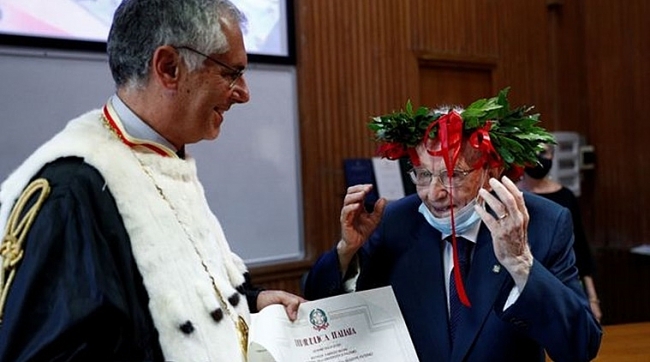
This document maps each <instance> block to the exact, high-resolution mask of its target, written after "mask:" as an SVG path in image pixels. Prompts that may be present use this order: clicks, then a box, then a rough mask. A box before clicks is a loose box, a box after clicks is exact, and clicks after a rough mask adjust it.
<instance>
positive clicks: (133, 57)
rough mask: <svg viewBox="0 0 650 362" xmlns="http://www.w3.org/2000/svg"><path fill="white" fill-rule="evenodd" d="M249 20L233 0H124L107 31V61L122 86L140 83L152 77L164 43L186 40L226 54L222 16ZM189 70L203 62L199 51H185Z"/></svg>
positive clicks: (207, 50) (241, 22)
mask: <svg viewBox="0 0 650 362" xmlns="http://www.w3.org/2000/svg"><path fill="white" fill-rule="evenodd" d="M222 20H229V21H236V22H237V23H238V24H239V26H240V27H243V26H245V23H246V18H245V16H244V14H243V13H242V12H241V11H240V10H239V9H237V7H236V6H235V5H234V4H232V3H231V2H230V1H228V0H124V1H123V2H122V3H121V4H120V5H119V7H118V8H117V10H116V11H115V14H114V16H113V24H112V25H111V30H110V32H109V34H108V42H107V46H106V49H107V53H108V64H109V66H110V69H111V73H112V75H113V79H114V80H115V85H116V86H117V87H118V88H119V87H123V86H134V87H140V86H143V85H144V84H145V82H146V81H147V80H148V74H149V67H150V65H151V58H152V56H153V53H154V51H155V50H156V48H158V47H159V46H163V45H171V46H177V47H178V46H187V47H191V48H194V49H196V50H198V51H200V52H203V53H205V54H213V53H217V54H223V53H226V52H227V51H228V50H229V49H228V41H227V39H226V36H225V34H224V32H223V29H222V28H221V21H222ZM183 59H184V61H185V63H186V64H187V66H188V67H189V69H190V70H195V69H197V68H198V67H199V66H200V65H201V64H202V60H203V59H202V57H201V56H200V55H198V54H194V53H189V52H185V53H184V56H183Z"/></svg>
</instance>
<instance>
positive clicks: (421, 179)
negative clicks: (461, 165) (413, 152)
mask: <svg viewBox="0 0 650 362" xmlns="http://www.w3.org/2000/svg"><path fill="white" fill-rule="evenodd" d="M474 171H476V170H475V169H474V170H454V171H453V173H452V174H451V178H450V177H449V176H450V175H449V173H448V172H447V170H442V171H440V172H438V173H435V174H434V173H432V172H431V171H429V170H427V169H426V168H421V167H416V168H412V169H411V170H409V172H408V174H409V176H411V181H413V183H414V184H415V185H417V186H429V185H430V184H431V181H432V180H433V179H434V178H435V179H436V180H437V181H438V182H440V184H441V185H442V186H443V187H445V188H449V187H458V186H460V185H461V184H462V183H463V182H464V181H465V178H467V175H469V174H470V173H472V172H474Z"/></svg>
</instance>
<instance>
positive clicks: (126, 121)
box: [108, 94, 183, 153]
mask: <svg viewBox="0 0 650 362" xmlns="http://www.w3.org/2000/svg"><path fill="white" fill-rule="evenodd" d="M108 101H109V102H110V103H111V106H112V107H113V110H114V111H115V113H117V116H118V117H119V118H120V121H121V122H122V126H123V127H124V130H125V131H126V133H128V134H129V135H130V136H132V137H136V138H139V139H143V140H146V141H151V142H155V143H159V144H161V145H163V146H166V147H167V148H170V149H171V150H175V151H176V152H177V153H179V152H183V150H182V149H181V150H179V149H177V148H176V147H175V146H174V145H173V144H171V142H169V141H167V139H165V137H163V136H161V135H160V134H159V133H158V132H156V131H155V130H154V129H153V128H151V126H149V125H148V124H147V123H145V122H144V121H143V120H142V119H140V117H138V116H137V115H136V114H135V113H134V112H133V111H132V110H131V109H130V108H129V107H128V106H127V105H126V104H125V103H124V102H123V101H122V100H121V99H120V97H119V96H118V95H117V94H114V95H113V96H112V97H111V98H110V99H109V100H108Z"/></svg>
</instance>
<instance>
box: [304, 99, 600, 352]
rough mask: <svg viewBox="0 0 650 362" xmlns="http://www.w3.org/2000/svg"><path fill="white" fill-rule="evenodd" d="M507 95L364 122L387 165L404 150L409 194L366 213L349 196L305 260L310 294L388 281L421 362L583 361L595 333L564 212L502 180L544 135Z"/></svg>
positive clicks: (596, 341) (363, 191)
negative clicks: (309, 261)
mask: <svg viewBox="0 0 650 362" xmlns="http://www.w3.org/2000/svg"><path fill="white" fill-rule="evenodd" d="M506 96H507V90H504V91H502V92H501V93H500V94H499V96H498V97H495V98H491V99H487V100H485V99H484V100H479V101H477V102H475V103H473V104H472V105H470V106H469V107H468V108H466V109H465V110H462V109H457V110H453V109H452V110H449V109H442V110H436V111H429V110H428V109H426V108H424V107H422V108H420V109H418V110H417V111H415V112H413V110H412V107H411V105H410V104H408V105H407V110H406V111H405V112H396V113H393V114H390V115H386V116H381V117H375V118H374V119H373V121H372V122H371V124H370V128H371V129H372V130H373V131H375V135H376V138H377V140H378V141H380V142H381V147H380V149H379V150H380V153H381V155H383V156H385V157H388V158H393V159H395V158H399V157H403V156H408V157H409V158H410V161H411V163H412V164H413V169H412V170H410V172H409V174H410V176H411V179H412V180H413V182H414V183H415V186H416V189H417V194H416V195H415V194H414V195H410V196H406V197H405V198H403V199H401V200H398V201H394V202H392V203H390V204H388V205H386V201H385V200H383V199H380V200H379V201H377V203H376V204H375V207H374V210H373V211H372V212H371V213H369V212H367V211H366V210H365V209H364V208H363V200H364V198H365V197H366V195H367V194H368V192H369V191H370V189H371V187H372V185H356V186H352V187H350V188H348V191H347V194H346V196H345V199H344V201H343V208H342V210H341V228H342V239H341V240H340V241H339V242H338V244H337V245H336V247H335V248H334V249H332V250H331V251H329V252H327V253H326V254H324V255H323V256H321V258H320V259H319V260H318V261H317V262H316V264H315V265H314V267H313V268H312V270H311V271H310V273H309V276H308V278H307V281H306V285H305V288H306V289H305V290H306V293H305V296H306V297H307V298H312V299H313V298H322V297H326V296H330V295H335V294H340V293H343V292H349V291H354V290H364V289H370V288H376V287H380V286H386V285H391V286H392V288H393V290H394V292H395V295H396V298H397V301H398V303H399V305H400V308H401V311H402V313H403V315H404V319H405V321H406V324H407V327H408V329H409V332H410V334H411V338H412V340H413V343H414V346H415V348H416V351H417V353H418V356H419V359H420V360H421V361H499V362H506V361H513V362H514V361H544V359H545V350H546V352H547V353H548V355H549V356H550V357H551V358H552V359H553V360H554V361H574V362H575V361H588V360H590V359H592V358H593V357H594V356H595V355H596V353H597V351H598V348H599V345H600V339H601V333H602V332H601V329H600V326H599V325H598V323H597V322H596V320H595V318H594V316H593V315H592V313H591V311H590V309H589V304H588V302H587V299H586V297H585V295H584V292H583V289H582V287H581V285H580V280H579V278H578V271H577V269H576V267H575V258H574V255H573V251H572V248H571V247H572V243H573V233H572V225H571V215H570V213H569V211H568V210H566V209H564V208H561V207H559V206H558V205H556V204H554V203H552V202H549V201H547V200H545V199H542V198H540V197H536V196H534V195H531V194H525V195H524V194H522V193H521V192H520V191H519V190H518V189H517V187H516V186H515V184H514V183H513V182H512V181H510V179H509V178H508V177H507V176H504V174H510V175H516V174H518V173H519V172H520V171H521V170H522V167H523V166H525V165H527V164H532V163H533V162H535V160H536V154H537V152H538V151H539V149H540V148H541V147H542V143H543V142H551V141H552V138H551V135H550V134H549V133H548V132H546V131H544V130H543V129H541V128H540V127H538V126H536V123H537V122H538V119H537V115H528V114H527V111H528V109H525V108H520V109H515V110H511V109H510V108H509V104H508V102H507V98H506Z"/></svg>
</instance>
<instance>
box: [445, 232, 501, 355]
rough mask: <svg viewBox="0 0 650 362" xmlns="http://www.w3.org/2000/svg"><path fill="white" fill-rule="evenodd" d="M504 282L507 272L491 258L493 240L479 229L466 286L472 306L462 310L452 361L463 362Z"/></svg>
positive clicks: (493, 256) (492, 256)
mask: <svg viewBox="0 0 650 362" xmlns="http://www.w3.org/2000/svg"><path fill="white" fill-rule="evenodd" d="M507 280H508V272H507V271H506V269H505V268H503V267H502V266H501V264H499V262H498V261H497V259H496V256H495V255H494V249H493V246H492V236H491V235H490V232H489V230H488V229H487V227H486V226H485V225H481V229H480V231H479V235H478V239H477V243H476V247H475V250H474V256H473V258H472V264H471V267H470V271H469V276H468V278H467V284H466V285H465V286H466V288H467V290H468V296H469V300H470V303H471V305H472V306H471V308H470V309H464V310H463V313H464V315H463V318H462V322H461V324H460V325H459V326H458V330H457V332H456V333H457V335H458V336H459V337H458V338H457V340H456V342H455V344H454V350H453V351H452V359H451V360H452V361H460V360H463V357H464V356H465V355H466V354H467V351H468V350H469V348H470V347H471V345H472V344H473V343H474V340H475V339H476V338H477V336H478V335H479V332H480V331H481V329H482V328H483V324H484V323H485V322H486V321H487V318H488V316H489V315H490V312H491V311H492V309H493V307H494V303H495V301H496V299H497V296H498V294H499V291H500V290H501V288H502V286H503V283H505V282H506V281H507Z"/></svg>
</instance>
